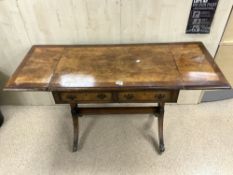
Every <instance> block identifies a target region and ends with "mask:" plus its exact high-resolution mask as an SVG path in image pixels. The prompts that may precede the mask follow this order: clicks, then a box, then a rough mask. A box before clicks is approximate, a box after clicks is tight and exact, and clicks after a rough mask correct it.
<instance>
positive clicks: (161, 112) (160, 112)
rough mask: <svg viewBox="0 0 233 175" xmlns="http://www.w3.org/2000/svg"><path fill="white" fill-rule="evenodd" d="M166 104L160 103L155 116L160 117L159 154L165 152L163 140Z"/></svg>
mask: <svg viewBox="0 0 233 175" xmlns="http://www.w3.org/2000/svg"><path fill="white" fill-rule="evenodd" d="M164 105H165V103H164V102H159V103H158V107H156V110H155V113H154V115H155V116H157V117H158V135H159V152H160V153H162V152H164V151H165V147H164V139H163V118H164Z"/></svg>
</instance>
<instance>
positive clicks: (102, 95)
mask: <svg viewBox="0 0 233 175" xmlns="http://www.w3.org/2000/svg"><path fill="white" fill-rule="evenodd" d="M96 97H97V98H99V99H101V100H103V99H105V98H106V97H107V96H106V94H97V96H96Z"/></svg>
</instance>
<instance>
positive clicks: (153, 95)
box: [118, 91, 178, 102]
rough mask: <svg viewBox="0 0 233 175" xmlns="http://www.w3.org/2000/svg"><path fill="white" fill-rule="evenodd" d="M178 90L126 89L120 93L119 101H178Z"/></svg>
mask: <svg viewBox="0 0 233 175" xmlns="http://www.w3.org/2000/svg"><path fill="white" fill-rule="evenodd" d="M177 97H178V92H176V91H175V92H173V91H134V92H132V91H124V92H119V93H118V99H119V102H160V101H164V102H176V101H177Z"/></svg>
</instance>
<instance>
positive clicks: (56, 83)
mask: <svg viewBox="0 0 233 175" xmlns="http://www.w3.org/2000/svg"><path fill="white" fill-rule="evenodd" d="M87 88H88V89H95V90H96V89H102V88H105V89H108V88H109V89H119V88H121V89H122V88H136V89H137V88H142V89H144V88H147V89H148V88H150V89H212V88H229V84H228V82H227V81H226V79H225V78H224V76H223V74H222V73H221V71H220V70H219V68H218V66H217V65H216V64H215V63H214V61H213V59H212V57H211V56H210V54H209V53H208V51H207V50H206V48H205V47H204V45H203V44H202V43H200V42H195V43H193V42H192V43H163V44H130V45H127V44H126V45H80V46H70V45H63V46H62V45H57V46H48V45H42V46H33V47H32V49H31V50H30V51H29V53H28V54H27V56H26V57H25V59H24V61H23V62H22V64H21V65H20V66H19V68H18V69H17V70H16V72H15V73H14V74H13V76H12V77H11V79H10V80H9V82H8V84H7V86H6V89H8V90H9V89H11V90H45V91H59V90H62V91H64V90H83V89H87Z"/></svg>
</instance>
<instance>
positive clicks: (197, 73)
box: [5, 42, 230, 153]
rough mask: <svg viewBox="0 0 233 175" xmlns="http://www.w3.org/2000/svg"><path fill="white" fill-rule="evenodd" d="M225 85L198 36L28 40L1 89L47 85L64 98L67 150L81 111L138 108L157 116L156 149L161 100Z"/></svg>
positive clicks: (45, 87) (117, 111)
mask: <svg viewBox="0 0 233 175" xmlns="http://www.w3.org/2000/svg"><path fill="white" fill-rule="evenodd" d="M216 88H221V89H226V88H230V86H229V84H228V82H227V81H226V79H225V78H224V76H223V74H222V73H221V71H220V70H219V68H218V66H217V65H216V64H215V63H214V61H213V58H212V57H211V55H210V54H209V52H208V51H207V50H206V48H205V47H204V45H203V44H202V43H200V42H192V43H161V44H127V45H91V46H90V45H86V46H85V45H83V46H66V45H44V46H43V45H42V46H33V47H32V48H31V50H30V51H29V53H28V54H27V55H26V57H25V59H24V60H23V62H22V63H21V65H20V66H19V67H18V69H17V70H16V71H15V73H14V74H13V76H12V77H11V78H10V80H9V81H8V83H7V85H6V87H5V90H16V91H17V90H30V91H33V90H40V91H51V92H52V93H53V97H54V100H55V102H56V103H57V104H62V103H64V104H70V108H71V114H72V119H73V127H74V140H73V151H74V152H75V151H77V150H78V137H79V120H78V118H79V117H80V116H82V115H85V114H122V113H130V114H135V113H137V114H139V113H140V114H142V113H153V114H154V115H155V116H157V117H158V135H159V151H160V152H161V153H162V152H163V151H164V150H165V147H164V138H163V119H164V106H165V103H167V102H177V99H178V94H179V91H180V90H181V89H216ZM147 102H151V103H158V107H104V108H78V104H80V103H147Z"/></svg>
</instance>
